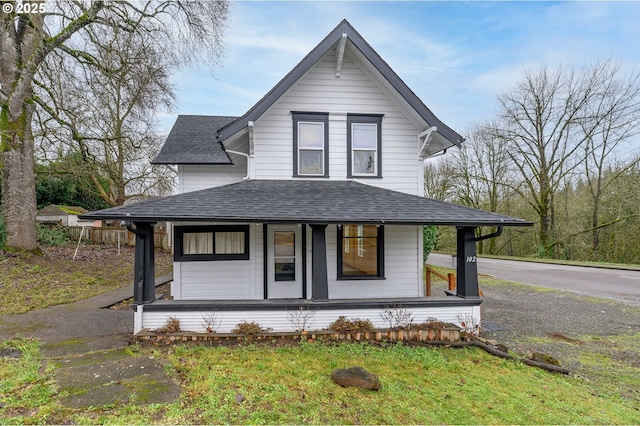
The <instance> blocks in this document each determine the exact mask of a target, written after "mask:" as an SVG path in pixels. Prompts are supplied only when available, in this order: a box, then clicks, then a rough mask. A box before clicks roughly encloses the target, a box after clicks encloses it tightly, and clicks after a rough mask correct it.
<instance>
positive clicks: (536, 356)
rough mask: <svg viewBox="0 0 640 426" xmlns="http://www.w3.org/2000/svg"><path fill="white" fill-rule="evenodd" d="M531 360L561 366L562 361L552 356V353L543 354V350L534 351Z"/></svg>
mask: <svg viewBox="0 0 640 426" xmlns="http://www.w3.org/2000/svg"><path fill="white" fill-rule="evenodd" d="M529 359H530V360H531V361H535V362H540V363H542V364H551V365H557V366H560V361H558V360H557V359H555V358H554V357H552V356H551V355H547V354H543V353H541V352H534V353H532V354H531V357H530V358H529Z"/></svg>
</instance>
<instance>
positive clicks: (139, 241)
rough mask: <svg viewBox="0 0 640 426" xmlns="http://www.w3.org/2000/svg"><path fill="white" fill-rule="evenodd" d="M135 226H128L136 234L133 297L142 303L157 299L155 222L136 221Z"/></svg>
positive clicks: (138, 302)
mask: <svg viewBox="0 0 640 426" xmlns="http://www.w3.org/2000/svg"><path fill="white" fill-rule="evenodd" d="M134 224H135V228H132V227H130V226H127V228H128V229H129V230H130V231H132V232H133V233H134V234H136V249H135V256H136V258H135V263H134V271H133V276H134V282H133V299H134V303H136V304H138V305H140V304H143V303H150V302H153V301H154V300H155V292H156V277H155V271H154V269H155V259H154V250H153V225H154V224H153V223H148V222H134Z"/></svg>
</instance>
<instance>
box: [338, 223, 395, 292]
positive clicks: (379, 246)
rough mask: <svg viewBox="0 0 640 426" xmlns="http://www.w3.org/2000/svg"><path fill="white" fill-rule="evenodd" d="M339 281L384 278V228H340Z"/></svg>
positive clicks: (374, 226) (348, 226)
mask: <svg viewBox="0 0 640 426" xmlns="http://www.w3.org/2000/svg"><path fill="white" fill-rule="evenodd" d="M338 241H339V243H340V245H341V247H342V249H341V250H339V251H338V279H343V280H347V279H368V278H369V279H370V278H376V279H380V278H384V247H383V246H384V227H383V226H376V225H342V226H338Z"/></svg>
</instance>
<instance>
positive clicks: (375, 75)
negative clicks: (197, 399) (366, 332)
mask: <svg viewBox="0 0 640 426" xmlns="http://www.w3.org/2000/svg"><path fill="white" fill-rule="evenodd" d="M462 142H463V138H462V137H461V136H460V135H458V134H457V133H456V132H455V131H453V130H452V129H450V128H449V127H447V126H446V125H445V124H444V123H442V122H441V121H440V120H438V118H437V117H436V116H435V115H434V114H433V113H432V112H431V111H430V110H429V109H428V108H427V107H426V106H425V105H424V104H423V103H422V101H421V100H420V99H418V97H417V96H416V95H415V94H414V93H413V92H412V91H411V90H410V89H409V88H408V87H407V86H406V85H405V83H404V82H403V81H402V80H401V79H400V78H399V77H398V75H397V74H396V73H395V72H394V71H393V70H392V69H391V68H390V67H389V66H388V65H387V63H386V62H384V60H382V58H380V56H379V55H378V54H377V53H376V52H375V51H374V50H373V49H372V48H371V46H369V44H368V43H367V42H366V41H365V40H364V39H363V38H362V37H361V36H360V35H359V34H358V33H357V32H356V31H355V30H354V29H353V27H352V26H351V25H350V24H349V23H348V22H347V21H342V22H341V23H340V24H339V25H338V26H337V27H336V28H335V29H334V30H333V31H332V32H331V33H330V34H329V35H328V36H327V37H326V38H325V39H324V40H322V41H321V42H320V44H319V45H318V46H317V47H316V48H314V49H313V50H312V51H311V52H310V53H309V54H308V55H307V56H306V57H305V58H304V59H303V60H302V61H301V62H300V63H299V64H298V65H297V66H296V67H295V68H294V69H293V70H291V72H289V74H287V75H286V76H285V77H284V78H283V79H282V80H281V81H280V82H279V83H278V84H277V85H276V86H275V87H274V88H273V89H272V90H271V91H270V92H269V93H267V94H266V95H265V96H264V97H263V98H262V99H261V100H260V101H259V102H258V103H257V104H256V105H254V106H253V107H252V108H251V109H250V110H249V111H248V112H247V113H246V114H244V115H243V116H242V117H218V116H215V117H214V116H185V115H181V116H179V117H178V119H177V121H176V123H175V125H174V127H173V129H172V130H171V133H170V134H169V136H168V138H167V141H166V143H165V145H164V147H163V148H162V151H161V152H160V154H159V155H158V157H157V158H156V159H155V160H154V161H153V163H155V164H172V165H177V168H178V175H179V178H180V186H179V190H180V194H178V195H174V196H170V197H166V198H162V199H158V200H152V201H146V202H141V203H138V204H134V205H130V206H122V207H115V208H111V209H106V210H102V211H98V212H93V213H89V214H86V215H84V217H86V218H92V219H94V218H95V219H116V220H125V221H128V222H130V229H132V230H133V231H134V232H136V234H137V245H136V265H135V275H136V277H135V283H134V285H135V289H134V292H135V297H134V300H135V309H136V315H135V318H136V319H135V327H134V328H135V332H139V331H140V330H142V329H154V328H158V327H161V326H162V325H163V324H164V323H165V321H166V320H167V318H168V317H170V316H172V317H176V318H179V319H180V324H181V328H182V329H183V330H192V331H204V329H203V328H204V325H203V317H204V316H206V315H208V313H211V312H215V313H216V315H217V317H218V318H219V321H220V327H219V329H218V331H219V332H225V331H230V330H231V329H232V328H233V327H234V326H235V325H236V324H238V323H239V322H242V321H244V320H246V321H256V322H258V323H259V324H260V325H261V326H263V327H270V328H273V329H274V330H275V331H289V330H293V329H294V325H293V324H291V323H290V320H289V319H288V315H287V312H290V311H291V310H299V309H313V310H314V312H315V314H314V319H313V322H314V324H313V327H314V328H317V329H322V328H325V327H327V326H328V325H329V324H330V323H331V322H332V321H334V320H335V319H336V318H337V317H338V316H340V315H345V316H347V317H358V318H369V319H370V320H371V321H372V322H373V323H374V324H375V325H378V326H384V325H385V324H384V323H383V322H382V319H381V317H380V313H381V312H382V311H383V310H384V309H385V308H386V307H389V306H392V305H402V307H403V308H405V309H407V310H409V311H411V312H412V314H413V316H414V319H415V320H417V321H424V320H425V319H427V318H437V319H439V320H442V321H448V322H457V321H458V320H459V318H461V317H464V318H469V316H471V317H473V318H474V319H475V320H476V321H477V322H478V323H479V321H480V304H481V302H482V300H481V298H480V297H479V292H478V281H477V269H476V264H475V254H476V253H475V242H476V239H475V235H474V231H475V229H476V228H477V227H478V226H496V227H499V228H501V227H502V226H523V225H527V223H526V222H524V221H523V220H520V219H516V218H512V217H507V216H502V215H498V214H494V213H489V212H484V211H480V210H475V209H472V208H468V207H463V206H459V205H455V204H450V203H443V202H438V201H435V200H431V199H427V198H424V197H423V175H424V173H423V165H424V160H425V159H426V158H428V157H430V156H433V155H436V154H438V153H441V152H442V151H444V150H446V149H449V148H457V147H459V146H460V144H461V143H462ZM157 221H169V222H172V223H173V226H174V250H175V263H174V270H173V283H172V287H171V292H172V296H173V299H174V300H155V291H154V275H153V262H154V261H153V232H152V225H153V223H154V222H157ZM426 224H436V225H449V226H455V227H457V229H458V271H457V272H458V286H457V289H456V292H455V294H453V295H450V296H447V295H445V294H442V295H439V297H426V296H425V286H424V278H423V266H424V265H423V257H422V227H423V225H426Z"/></svg>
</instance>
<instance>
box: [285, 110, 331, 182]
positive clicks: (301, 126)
mask: <svg viewBox="0 0 640 426" xmlns="http://www.w3.org/2000/svg"><path fill="white" fill-rule="evenodd" d="M328 144H329V114H328V113H300V112H294V113H293V175H294V176H320V177H329V169H328V162H329V145H328Z"/></svg>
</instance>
